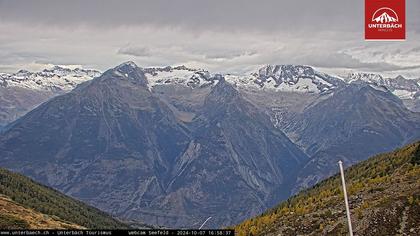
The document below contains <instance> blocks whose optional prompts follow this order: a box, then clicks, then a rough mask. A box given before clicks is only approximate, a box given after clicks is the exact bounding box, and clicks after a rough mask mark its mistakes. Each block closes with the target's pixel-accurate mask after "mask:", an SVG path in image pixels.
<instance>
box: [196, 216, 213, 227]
mask: <svg viewBox="0 0 420 236" xmlns="http://www.w3.org/2000/svg"><path fill="white" fill-rule="evenodd" d="M210 219H211V216H210V217H209V218H207V220H205V221H204V222H203V224H202V225H201V226H200V228H198V229H201V228H203V226H204V225H205V224H206V223H207V221H209V220H210Z"/></svg>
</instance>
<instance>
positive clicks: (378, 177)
mask: <svg viewBox="0 0 420 236" xmlns="http://www.w3.org/2000/svg"><path fill="white" fill-rule="evenodd" d="M419 164H420V142H416V143H413V144H411V145H407V146H405V147H403V148H401V149H398V150H396V151H394V152H391V153H386V154H381V155H377V156H374V157H372V158H370V159H368V160H366V161H364V162H361V163H359V164H357V165H355V166H353V167H350V168H348V169H347V170H346V171H345V175H346V181H347V190H348V194H349V202H350V211H351V216H352V224H353V230H354V232H355V234H357V235H397V234H403V235H417V233H418V232H420V225H419V223H418V222H420V178H419V177H420V166H419ZM337 170H338V166H337ZM235 229H236V232H237V235H344V234H346V233H347V232H348V231H347V223H346V218H345V207H344V200H343V194H342V189H341V182H340V176H339V175H335V176H333V177H331V178H328V179H326V180H324V181H323V182H321V183H319V184H317V185H316V186H314V187H313V188H310V189H308V190H306V191H303V192H301V193H299V194H298V195H296V196H294V197H292V198H290V199H288V200H287V201H284V202H282V203H281V204H280V205H278V206H277V207H275V208H273V209H271V210H269V211H267V212H266V213H264V214H262V215H261V216H258V217H256V218H253V219H249V220H247V221H244V222H243V223H241V224H239V225H237V226H235Z"/></svg>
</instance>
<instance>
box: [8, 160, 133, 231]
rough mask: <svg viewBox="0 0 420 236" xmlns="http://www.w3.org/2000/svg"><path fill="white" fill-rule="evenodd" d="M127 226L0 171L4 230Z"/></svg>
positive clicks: (31, 181) (90, 208) (9, 173)
mask: <svg viewBox="0 0 420 236" xmlns="http://www.w3.org/2000/svg"><path fill="white" fill-rule="evenodd" d="M127 227H128V226H127V225H125V224H124V223H121V222H119V221H118V220H115V219H113V218H112V217H111V216H109V215H108V214H106V213H103V212H101V211H100V210H98V209H96V208H94V207H91V206H88V205H86V204H84V203H82V202H80V201H77V200H74V199H72V198H70V197H68V196H65V195H64V194H61V193H60V192H58V191H56V190H53V189H51V188H48V187H45V186H43V185H40V184H38V183H36V182H34V181H33V180H31V179H29V178H27V177H25V176H23V175H20V174H16V173H13V172H11V171H8V170H6V169H3V168H0V228H1V229H22V228H23V229H25V228H43V229H45V228H90V229H116V228H127Z"/></svg>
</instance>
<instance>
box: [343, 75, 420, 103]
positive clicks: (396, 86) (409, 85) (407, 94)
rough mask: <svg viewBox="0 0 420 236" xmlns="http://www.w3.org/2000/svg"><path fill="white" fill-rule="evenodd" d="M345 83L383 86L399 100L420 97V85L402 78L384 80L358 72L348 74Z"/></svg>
mask: <svg viewBox="0 0 420 236" xmlns="http://www.w3.org/2000/svg"><path fill="white" fill-rule="evenodd" d="M345 81H346V82H347V83H354V82H356V81H363V82H365V83H368V84H371V85H374V86H383V87H386V88H387V89H388V90H389V91H391V92H392V93H393V94H394V95H396V96H398V97H399V98H401V99H414V98H416V97H418V96H420V85H419V84H418V83H417V82H416V81H415V80H411V79H406V78H404V77H403V76H397V77H395V78H384V77H383V76H381V75H379V74H375V73H363V72H358V73H350V74H349V75H348V76H347V78H345Z"/></svg>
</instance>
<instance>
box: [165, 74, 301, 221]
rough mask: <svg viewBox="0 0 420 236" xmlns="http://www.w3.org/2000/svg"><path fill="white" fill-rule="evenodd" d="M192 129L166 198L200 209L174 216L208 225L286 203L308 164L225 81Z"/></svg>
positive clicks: (193, 123)
mask: <svg viewBox="0 0 420 236" xmlns="http://www.w3.org/2000/svg"><path fill="white" fill-rule="evenodd" d="M191 126H192V127H191ZM191 126H190V129H191V130H192V137H193V140H192V141H191V142H190V145H189V147H188V150H187V151H186V152H185V153H184V155H183V156H182V157H180V158H179V159H177V161H176V163H175V168H174V174H173V175H174V176H175V177H174V179H173V180H172V182H171V184H170V185H169V188H168V189H169V190H170V191H171V192H173V193H171V194H170V196H172V195H175V194H177V197H176V198H175V196H174V197H173V198H172V200H174V199H177V201H180V202H183V204H185V205H187V206H188V205H191V206H194V207H195V208H198V209H202V210H200V211H193V210H191V209H188V208H180V209H178V212H179V213H183V212H185V213H186V214H187V215H188V214H189V215H192V217H193V218H196V219H202V220H205V219H206V218H207V217H208V216H212V217H213V218H212V221H211V222H209V227H218V226H219V227H220V226H223V225H227V224H230V222H235V221H236V222H237V221H240V220H242V219H245V218H246V217H247V216H250V215H256V214H259V213H261V212H262V211H264V209H267V208H268V207H270V206H272V205H273V204H274V203H275V202H276V201H278V200H279V199H285V198H286V197H287V196H288V195H289V189H290V184H291V183H293V182H294V181H295V173H296V171H297V169H299V167H301V166H302V165H303V164H304V163H305V162H306V161H307V156H306V155H305V154H304V153H302V152H301V151H300V150H299V149H298V148H297V147H296V146H295V145H294V144H293V143H292V142H290V140H289V139H288V138H287V137H286V136H285V135H284V134H283V133H282V132H280V131H279V130H277V129H275V127H274V126H273V125H272V123H271V121H270V120H269V117H268V116H267V115H265V114H262V113H259V112H258V109H256V108H255V107H254V106H253V105H252V104H250V103H249V102H247V101H246V100H244V99H243V98H242V97H241V96H240V94H239V92H238V91H237V90H236V89H235V88H233V86H232V85H230V84H228V83H227V82H226V81H225V80H224V79H221V80H220V81H219V82H218V83H217V85H216V86H215V87H214V88H213V90H212V91H211V92H210V94H209V95H208V96H207V97H206V99H205V101H204V105H203V107H202V108H201V110H200V111H199V112H198V115H197V116H196V118H195V119H194V120H193V121H192V124H191ZM180 196H183V197H180Z"/></svg>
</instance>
